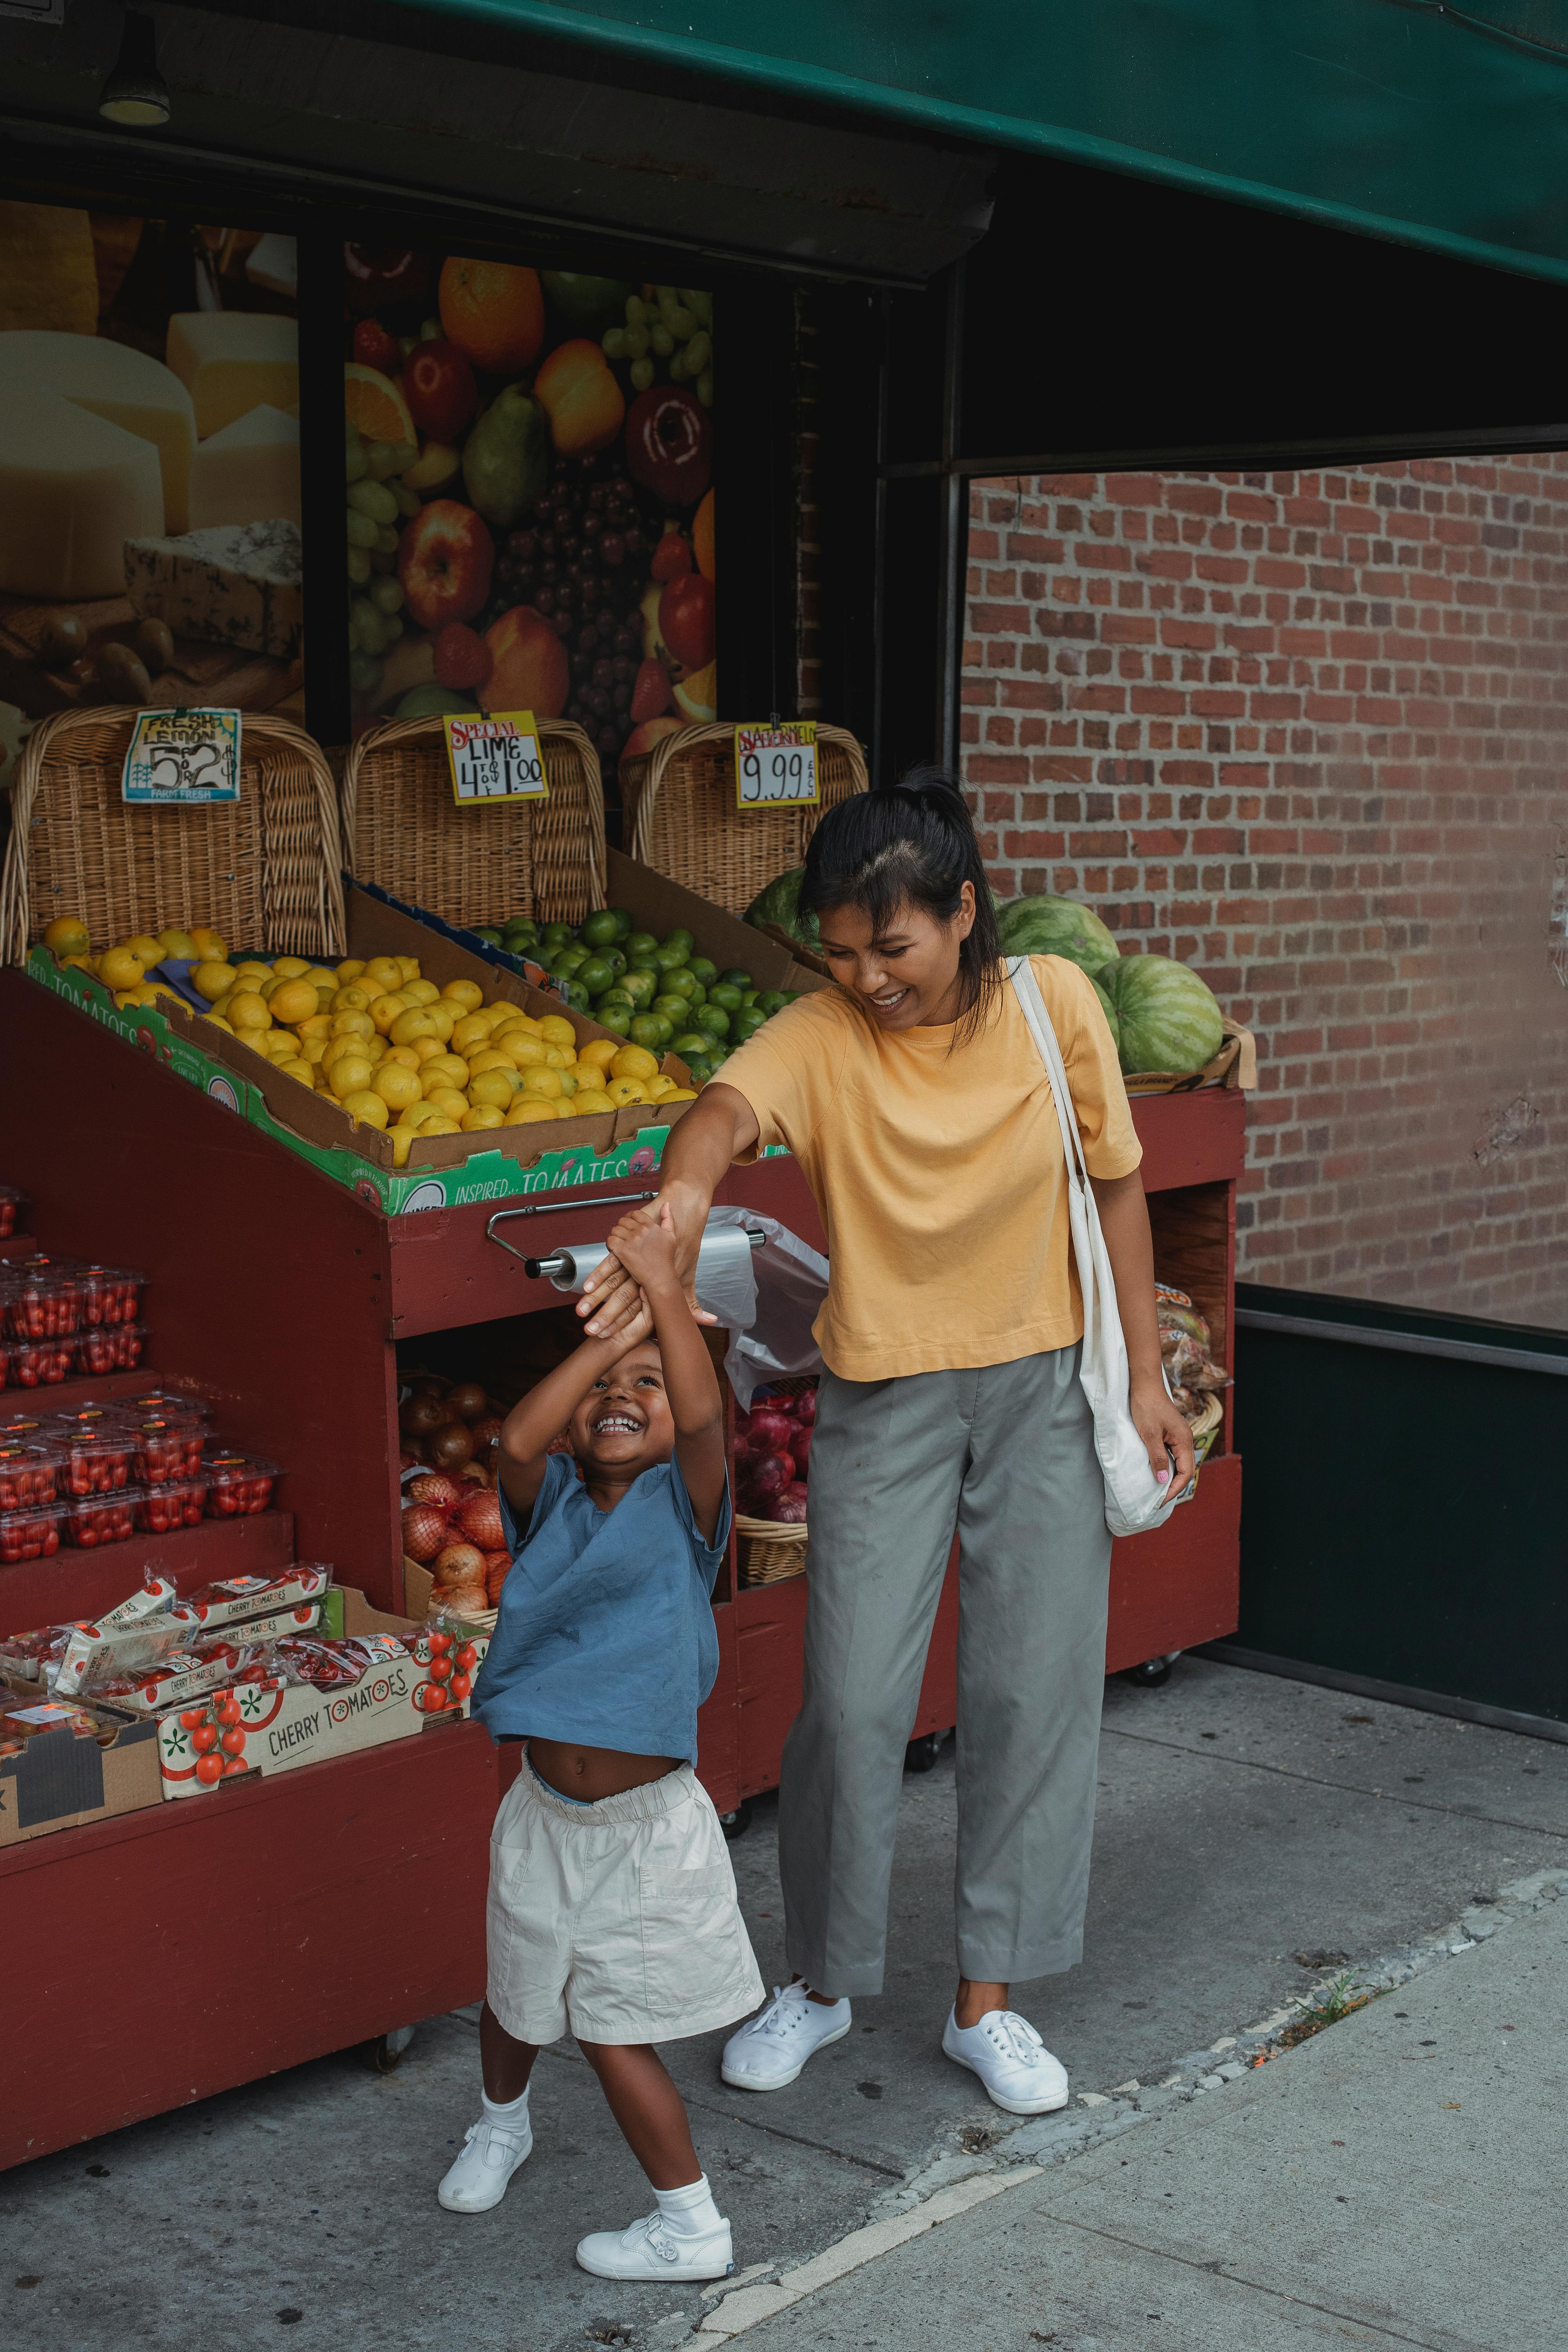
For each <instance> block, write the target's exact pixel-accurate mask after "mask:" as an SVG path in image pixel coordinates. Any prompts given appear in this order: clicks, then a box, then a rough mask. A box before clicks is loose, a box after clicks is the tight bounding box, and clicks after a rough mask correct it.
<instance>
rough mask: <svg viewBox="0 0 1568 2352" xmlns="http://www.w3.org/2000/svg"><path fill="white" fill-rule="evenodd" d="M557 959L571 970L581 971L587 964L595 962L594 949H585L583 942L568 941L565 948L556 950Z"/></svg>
mask: <svg viewBox="0 0 1568 2352" xmlns="http://www.w3.org/2000/svg"><path fill="white" fill-rule="evenodd" d="M556 957H557V961H560V962H561V963H563V964H565V965H566V966H567V967H568V969H569V970H571V971H581V970H582V968H583V966H584V964H585V963H591V962H592V961H593V960H594V950H593V949H592V948H585V947H584V945H583V942H582V940H567V942H566V945H565V946H564V947H563V948H558V949H557V950H556Z"/></svg>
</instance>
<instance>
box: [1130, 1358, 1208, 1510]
mask: <svg viewBox="0 0 1568 2352" xmlns="http://www.w3.org/2000/svg"><path fill="white" fill-rule="evenodd" d="M1127 1409H1128V1411H1129V1412H1131V1416H1132V1425H1133V1427H1134V1429H1136V1431H1137V1432H1138V1434H1139V1436H1140V1437H1141V1438H1142V1440H1143V1443H1144V1444H1145V1445H1146V1446H1147V1447H1148V1449H1149V1467H1150V1469H1151V1470H1152V1472H1153V1473H1154V1475H1155V1477H1156V1478H1157V1479H1158V1480H1159V1481H1160V1484H1161V1485H1162V1486H1165V1487H1167V1488H1168V1489H1169V1491H1170V1493H1171V1494H1173V1495H1179V1494H1180V1493H1181V1491H1182V1489H1183V1487H1184V1486H1185V1485H1186V1483H1187V1481H1188V1479H1189V1478H1190V1477H1191V1476H1192V1475H1193V1473H1194V1470H1195V1469H1196V1468H1197V1459H1196V1455H1195V1454H1194V1449H1193V1433H1192V1431H1191V1430H1190V1429H1189V1428H1188V1427H1187V1424H1186V1423H1185V1421H1184V1419H1183V1417H1182V1415H1181V1414H1180V1413H1179V1412H1177V1410H1176V1407H1175V1405H1174V1404H1173V1402H1172V1401H1171V1399H1170V1398H1169V1397H1168V1396H1167V1395H1166V1394H1165V1384H1164V1382H1163V1381H1157V1382H1155V1383H1153V1384H1150V1383H1149V1382H1147V1381H1145V1382H1143V1383H1142V1385H1140V1384H1139V1383H1137V1382H1136V1381H1135V1382H1134V1383H1133V1386H1132V1390H1131V1394H1130V1395H1129V1397H1128V1400H1127ZM1167 1446H1168V1447H1169V1448H1170V1452H1171V1454H1174V1455H1175V1457H1176V1466H1175V1469H1174V1471H1173V1470H1172V1468H1171V1463H1170V1456H1169V1454H1167V1453H1166V1450H1165V1449H1166V1447H1167Z"/></svg>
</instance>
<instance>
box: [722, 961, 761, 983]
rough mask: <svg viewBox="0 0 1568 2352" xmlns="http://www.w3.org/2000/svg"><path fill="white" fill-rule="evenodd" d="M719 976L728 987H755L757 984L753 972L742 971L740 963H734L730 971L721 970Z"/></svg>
mask: <svg viewBox="0 0 1568 2352" xmlns="http://www.w3.org/2000/svg"><path fill="white" fill-rule="evenodd" d="M719 977H720V978H721V980H722V982H724V985H725V987H726V988H755V986H756V984H757V983H756V982H755V981H754V980H753V979H752V975H751V973H750V972H749V971H742V970H741V968H740V966H739V964H732V965H731V968H730V970H729V971H725V972H721V973H720V975H719Z"/></svg>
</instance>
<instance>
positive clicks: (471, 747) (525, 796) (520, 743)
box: [441, 710, 550, 808]
mask: <svg viewBox="0 0 1568 2352" xmlns="http://www.w3.org/2000/svg"><path fill="white" fill-rule="evenodd" d="M441 725H442V728H443V730H444V732H445V734H446V738H447V767H448V768H449V769H450V770H451V773H452V798H453V799H454V800H455V801H456V802H457V803H458V807H459V808H486V807H495V806H496V805H498V804H499V803H501V802H505V801H543V800H548V799H549V797H550V783H549V780H548V778H547V777H546V775H545V773H544V761H542V759H541V757H540V753H539V730H538V728H537V727H536V726H535V724H534V719H533V713H532V711H531V710H497V711H493V712H492V713H491V714H490V715H489V717H488V718H487V717H486V715H485V714H484V712H483V711H481V710H476V711H473V712H471V713H470V712H468V711H463V712H461V713H459V714H458V715H456V716H448V717H447V718H444V719H442V721H441Z"/></svg>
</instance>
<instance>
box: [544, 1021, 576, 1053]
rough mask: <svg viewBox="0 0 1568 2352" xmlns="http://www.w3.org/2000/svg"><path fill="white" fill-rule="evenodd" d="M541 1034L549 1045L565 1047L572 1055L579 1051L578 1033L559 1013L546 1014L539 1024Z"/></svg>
mask: <svg viewBox="0 0 1568 2352" xmlns="http://www.w3.org/2000/svg"><path fill="white" fill-rule="evenodd" d="M539 1034H540V1035H541V1036H542V1038H543V1040H544V1042H545V1044H546V1045H564V1046H566V1047H567V1048H568V1049H569V1050H570V1051H571V1052H572V1053H575V1052H576V1050H577V1032H576V1031H575V1029H574V1028H573V1026H572V1024H571V1023H570V1021H565V1020H563V1018H562V1016H561V1014H560V1013H546V1014H545V1016H544V1018H543V1020H542V1022H541V1023H540V1024H539Z"/></svg>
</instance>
